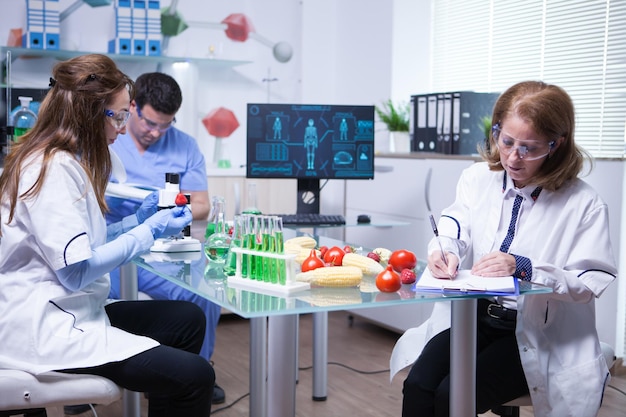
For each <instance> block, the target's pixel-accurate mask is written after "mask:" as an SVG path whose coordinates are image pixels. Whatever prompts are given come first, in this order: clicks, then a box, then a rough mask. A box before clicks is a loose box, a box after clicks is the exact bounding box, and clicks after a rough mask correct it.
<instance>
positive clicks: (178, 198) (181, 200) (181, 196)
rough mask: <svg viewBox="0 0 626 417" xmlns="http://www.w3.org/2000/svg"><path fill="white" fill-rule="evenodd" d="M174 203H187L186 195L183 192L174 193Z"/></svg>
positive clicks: (183, 204) (184, 204) (181, 204)
mask: <svg viewBox="0 0 626 417" xmlns="http://www.w3.org/2000/svg"><path fill="white" fill-rule="evenodd" d="M174 203H176V205H177V206H179V207H181V206H186V205H187V197H185V194H183V193H178V194H177V195H176V199H175V200H174Z"/></svg>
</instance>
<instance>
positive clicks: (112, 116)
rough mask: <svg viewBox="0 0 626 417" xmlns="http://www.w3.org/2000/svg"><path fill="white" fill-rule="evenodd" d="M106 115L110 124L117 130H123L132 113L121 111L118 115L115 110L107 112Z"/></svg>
mask: <svg viewBox="0 0 626 417" xmlns="http://www.w3.org/2000/svg"><path fill="white" fill-rule="evenodd" d="M104 114H105V116H106V117H107V120H108V121H109V123H111V125H112V126H113V127H114V128H116V129H117V130H120V129H123V128H124V126H126V123H128V119H129V118H130V112H129V111H128V110H120V111H118V112H117V113H115V112H114V111H113V110H105V111H104Z"/></svg>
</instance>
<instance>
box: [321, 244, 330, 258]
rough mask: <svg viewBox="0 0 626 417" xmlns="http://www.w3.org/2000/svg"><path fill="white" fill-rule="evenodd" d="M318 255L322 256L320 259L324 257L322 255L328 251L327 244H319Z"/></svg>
mask: <svg viewBox="0 0 626 417" xmlns="http://www.w3.org/2000/svg"><path fill="white" fill-rule="evenodd" d="M319 251H320V256H321V257H322V259H324V255H326V252H327V251H328V246H320V249H319Z"/></svg>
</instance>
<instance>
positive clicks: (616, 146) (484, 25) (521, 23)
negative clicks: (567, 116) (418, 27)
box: [431, 0, 626, 158]
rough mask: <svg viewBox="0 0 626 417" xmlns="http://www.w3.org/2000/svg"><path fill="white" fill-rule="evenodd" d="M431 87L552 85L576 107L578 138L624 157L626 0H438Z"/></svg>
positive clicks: (597, 151) (599, 152) (594, 150)
mask: <svg viewBox="0 0 626 417" xmlns="http://www.w3.org/2000/svg"><path fill="white" fill-rule="evenodd" d="M432 4H433V14H432V19H433V21H432V30H433V36H432V42H433V44H432V49H431V50H432V59H431V62H432V71H431V74H432V83H431V84H432V86H433V89H434V91H453V90H473V91H481V92H502V91H504V90H505V89H507V88H508V87H510V86H511V85H513V84H515V83H517V82H519V81H523V80H542V81H545V82H548V83H552V84H557V85H559V86H560V87H562V88H564V89H565V90H566V91H567V92H568V93H569V94H570V96H571V97H572V99H573V101H574V105H575V107H576V141H577V143H578V144H579V145H581V146H582V147H584V148H585V149H587V150H588V151H589V152H590V153H591V154H592V155H593V156H595V157H605V158H622V157H624V156H625V146H624V145H625V129H624V128H625V124H626V1H625V0H525V1H508V0H435V1H433V3H432Z"/></svg>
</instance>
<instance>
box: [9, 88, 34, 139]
mask: <svg viewBox="0 0 626 417" xmlns="http://www.w3.org/2000/svg"><path fill="white" fill-rule="evenodd" d="M19 100H20V105H21V106H22V107H21V108H20V109H19V110H18V111H17V112H15V114H14V115H13V138H14V140H15V141H17V140H18V139H19V137H20V136H22V135H23V134H24V133H26V132H28V131H29V130H30V129H32V128H33V126H35V122H36V121H37V115H36V114H35V113H34V112H33V111H32V110H31V109H30V108H29V107H30V102H31V101H32V100H33V98H32V97H19Z"/></svg>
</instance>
